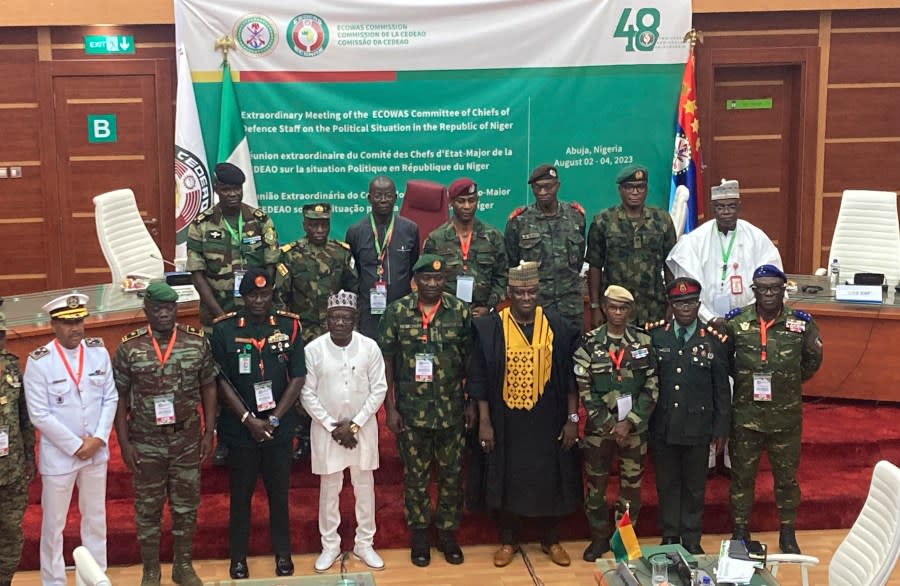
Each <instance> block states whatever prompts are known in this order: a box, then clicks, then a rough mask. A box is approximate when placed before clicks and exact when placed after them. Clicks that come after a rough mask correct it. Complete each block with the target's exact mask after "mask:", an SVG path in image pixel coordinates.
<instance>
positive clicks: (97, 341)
mask: <svg viewBox="0 0 900 586" xmlns="http://www.w3.org/2000/svg"><path fill="white" fill-rule="evenodd" d="M84 345H85V346H87V347H88V348H102V347H103V338H85V339H84Z"/></svg>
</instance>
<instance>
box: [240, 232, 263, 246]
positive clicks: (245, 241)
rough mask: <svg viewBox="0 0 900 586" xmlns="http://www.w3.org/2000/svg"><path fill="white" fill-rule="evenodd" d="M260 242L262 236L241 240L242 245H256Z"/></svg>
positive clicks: (245, 237) (247, 237)
mask: <svg viewBox="0 0 900 586" xmlns="http://www.w3.org/2000/svg"><path fill="white" fill-rule="evenodd" d="M260 240H262V236H260V235H259V234H257V235H256V236H244V237H243V238H241V243H242V244H256V243H257V242H259V241H260Z"/></svg>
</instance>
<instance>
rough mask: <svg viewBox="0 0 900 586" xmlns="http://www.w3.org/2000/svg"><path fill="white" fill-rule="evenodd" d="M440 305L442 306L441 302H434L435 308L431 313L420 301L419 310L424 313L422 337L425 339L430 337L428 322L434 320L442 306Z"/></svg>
mask: <svg viewBox="0 0 900 586" xmlns="http://www.w3.org/2000/svg"><path fill="white" fill-rule="evenodd" d="M440 306H441V302H440V301H438V302H437V303H435V304H434V309H432V310H431V313H430V314H429V313H426V312H425V304H424V303H422V302H421V301H419V311H420V312H421V313H422V330H423V331H422V336H421V339H422V340H423V341H424V340H427V339H428V324H430V323H431V322H432V320H434V316H435V315H437V312H438V308H440Z"/></svg>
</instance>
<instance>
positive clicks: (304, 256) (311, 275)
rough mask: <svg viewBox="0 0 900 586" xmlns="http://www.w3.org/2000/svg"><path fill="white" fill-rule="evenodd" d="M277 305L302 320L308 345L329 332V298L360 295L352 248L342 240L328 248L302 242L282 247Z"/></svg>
mask: <svg viewBox="0 0 900 586" xmlns="http://www.w3.org/2000/svg"><path fill="white" fill-rule="evenodd" d="M276 269H277V273H276V275H275V303H276V305H277V307H279V308H280V309H285V310H287V311H290V312H292V313H296V314H297V315H299V316H300V323H301V324H302V325H303V330H302V332H301V337H302V338H303V343H304V344H308V343H310V342H311V341H313V340H314V339H316V338H318V337H319V336H321V335H322V334H324V333H325V332H327V331H328V327H327V324H326V323H325V309H326V308H327V307H328V296H329V295H331V294H332V293H337V292H338V291H340V290H341V289H343V290H345V291H353V292H356V289H357V286H358V284H357V283H358V280H357V277H356V271H355V270H354V269H353V268H352V267H351V266H350V247H349V246H348V245H347V244H346V243H344V242H340V241H338V240H329V241H328V242H326V243H325V245H324V246H316V245H314V244H312V243H311V242H310V241H309V239H308V238H301V239H300V240H297V241H295V242H291V243H290V244H285V245H284V246H282V247H281V260H280V262H279V263H278V265H276Z"/></svg>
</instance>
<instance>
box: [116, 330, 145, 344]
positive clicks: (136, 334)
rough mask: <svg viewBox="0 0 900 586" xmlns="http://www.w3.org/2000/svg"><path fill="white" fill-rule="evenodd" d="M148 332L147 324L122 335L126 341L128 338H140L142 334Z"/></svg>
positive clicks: (123, 340)
mask: <svg viewBox="0 0 900 586" xmlns="http://www.w3.org/2000/svg"><path fill="white" fill-rule="evenodd" d="M146 333H147V327H146V326H144V327H142V328H138V329H136V330H132V331H130V332H128V333H127V334H125V335H124V336H122V342H123V343H124V342H127V341H128V340H134V339H135V338H140V337H141V336H143V335H144V334H146Z"/></svg>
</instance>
